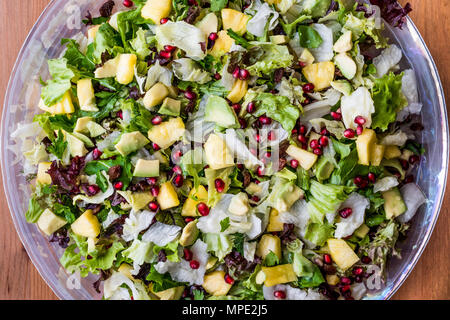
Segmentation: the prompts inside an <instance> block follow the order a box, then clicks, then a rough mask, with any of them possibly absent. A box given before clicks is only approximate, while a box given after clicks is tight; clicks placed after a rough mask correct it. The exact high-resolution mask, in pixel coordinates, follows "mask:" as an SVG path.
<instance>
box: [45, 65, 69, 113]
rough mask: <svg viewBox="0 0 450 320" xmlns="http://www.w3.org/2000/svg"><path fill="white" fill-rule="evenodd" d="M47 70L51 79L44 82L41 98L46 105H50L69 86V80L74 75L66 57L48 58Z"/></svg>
mask: <svg viewBox="0 0 450 320" xmlns="http://www.w3.org/2000/svg"><path fill="white" fill-rule="evenodd" d="M48 70H49V73H50V76H51V77H52V80H49V81H47V83H45V85H44V87H43V88H42V91H41V98H42V100H44V103H45V105H46V106H52V105H54V104H55V103H57V102H58V101H60V100H61V99H62V97H63V95H64V94H65V93H66V92H67V91H68V90H69V89H70V88H71V86H72V85H71V83H70V81H71V80H72V78H73V77H75V73H74V72H73V71H72V70H71V69H70V68H69V67H68V66H67V59H66V58H61V59H51V60H49V61H48Z"/></svg>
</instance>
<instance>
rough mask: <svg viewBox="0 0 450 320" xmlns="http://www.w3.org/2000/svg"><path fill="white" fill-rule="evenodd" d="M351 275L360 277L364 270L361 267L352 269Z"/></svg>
mask: <svg viewBox="0 0 450 320" xmlns="http://www.w3.org/2000/svg"><path fill="white" fill-rule="evenodd" d="M352 273H353V274H354V275H355V276H360V275H362V274H363V273H364V269H363V268H361V267H356V268H353V271H352Z"/></svg>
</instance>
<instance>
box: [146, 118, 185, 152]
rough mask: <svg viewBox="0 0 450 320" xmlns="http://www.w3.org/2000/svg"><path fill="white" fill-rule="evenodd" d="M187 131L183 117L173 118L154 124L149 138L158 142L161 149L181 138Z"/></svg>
mask: <svg viewBox="0 0 450 320" xmlns="http://www.w3.org/2000/svg"><path fill="white" fill-rule="evenodd" d="M184 131H185V127H184V122H183V120H182V119H181V118H179V117H178V118H171V119H170V120H169V121H165V122H162V123H161V124H159V125H157V126H153V127H152V128H151V129H150V130H149V131H148V138H149V139H150V140H151V141H152V142H154V143H156V144H157V145H158V146H160V147H161V149H166V148H168V147H170V146H171V145H172V144H174V143H175V142H176V141H177V140H178V139H180V138H181V137H182V136H183V134H184Z"/></svg>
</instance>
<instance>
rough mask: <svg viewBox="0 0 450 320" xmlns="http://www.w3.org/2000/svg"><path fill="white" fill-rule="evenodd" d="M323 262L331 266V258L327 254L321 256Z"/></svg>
mask: <svg viewBox="0 0 450 320" xmlns="http://www.w3.org/2000/svg"><path fill="white" fill-rule="evenodd" d="M323 262H325V263H326V264H331V262H332V260H331V256H330V255H329V254H328V253H325V254H324V255H323Z"/></svg>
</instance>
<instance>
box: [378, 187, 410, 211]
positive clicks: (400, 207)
mask: <svg viewBox="0 0 450 320" xmlns="http://www.w3.org/2000/svg"><path fill="white" fill-rule="evenodd" d="M381 194H382V195H383V199H384V211H385V212H386V219H393V218H395V217H398V216H399V215H401V214H403V213H405V211H406V205H405V202H404V201H403V197H402V195H401V193H400V191H399V190H398V188H397V187H395V188H392V189H391V190H388V191H384V192H382V193H381Z"/></svg>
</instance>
